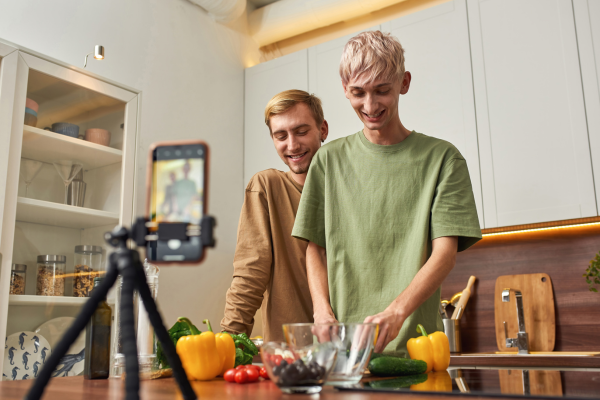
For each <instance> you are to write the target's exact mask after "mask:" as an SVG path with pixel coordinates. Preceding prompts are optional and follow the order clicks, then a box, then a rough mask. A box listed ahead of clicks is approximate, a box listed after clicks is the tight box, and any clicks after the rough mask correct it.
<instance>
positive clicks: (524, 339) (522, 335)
mask: <svg viewBox="0 0 600 400" xmlns="http://www.w3.org/2000/svg"><path fill="white" fill-rule="evenodd" d="M511 290H512V291H513V292H515V298H516V299H517V322H518V324H519V332H518V333H517V338H516V339H514V338H513V339H511V338H509V337H508V332H507V330H506V321H504V336H505V337H506V347H516V348H518V349H519V354H529V337H528V336H529V335H528V334H527V332H525V317H524V315H523V295H522V294H521V291H520V290H515V289H510V288H508V289H504V290H503V291H502V302H503V303H508V302H509V301H510V291H511Z"/></svg>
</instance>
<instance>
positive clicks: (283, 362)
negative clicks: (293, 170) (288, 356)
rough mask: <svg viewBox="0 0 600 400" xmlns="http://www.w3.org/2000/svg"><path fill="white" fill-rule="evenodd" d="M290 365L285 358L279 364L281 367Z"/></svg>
mask: <svg viewBox="0 0 600 400" xmlns="http://www.w3.org/2000/svg"><path fill="white" fill-rule="evenodd" d="M287 365H288V362H287V361H285V360H281V363H280V364H279V366H280V367H285V366H287Z"/></svg>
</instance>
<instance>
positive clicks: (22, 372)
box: [2, 331, 52, 381]
mask: <svg viewBox="0 0 600 400" xmlns="http://www.w3.org/2000/svg"><path fill="white" fill-rule="evenodd" d="M51 352H52V349H51V347H50V344H49V343H48V341H47V340H46V338H44V337H43V336H42V335H40V334H39V333H35V332H30V331H21V332H17V333H13V334H12V335H10V336H8V337H6V339H5V341H4V368H3V371H2V380H3V381H19V380H23V379H34V378H36V377H37V375H38V373H39V372H40V371H41V370H42V367H43V365H44V364H45V363H46V360H47V359H48V358H49V357H50V354H51Z"/></svg>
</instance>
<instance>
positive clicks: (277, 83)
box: [244, 50, 308, 187]
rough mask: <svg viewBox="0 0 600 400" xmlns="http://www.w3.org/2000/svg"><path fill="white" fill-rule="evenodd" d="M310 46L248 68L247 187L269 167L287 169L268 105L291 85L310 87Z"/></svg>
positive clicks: (246, 114) (246, 90)
mask: <svg viewBox="0 0 600 400" xmlns="http://www.w3.org/2000/svg"><path fill="white" fill-rule="evenodd" d="M307 53H308V51H307V50H301V51H298V52H296V53H293V54H288V55H286V56H283V57H280V58H277V59H275V60H271V61H269V62H266V63H263V64H259V65H256V66H254V67H251V68H248V69H246V79H245V96H244V105H245V107H244V114H245V115H244V121H245V125H244V187H245V186H246V185H247V184H248V181H249V180H250V178H252V176H253V175H254V174H256V173H257V172H259V171H262V170H265V169H268V168H277V169H280V170H283V171H287V170H288V167H287V166H286V165H285V164H284V162H283V161H281V159H280V158H279V156H278V155H277V152H276V151H275V147H274V145H273V140H272V139H271V135H270V133H269V127H267V126H266V125H265V107H266V105H267V103H268V102H269V100H271V98H272V97H273V96H275V95H276V94H277V93H279V92H282V91H284V90H288V89H300V90H308V65H307V63H308V57H307Z"/></svg>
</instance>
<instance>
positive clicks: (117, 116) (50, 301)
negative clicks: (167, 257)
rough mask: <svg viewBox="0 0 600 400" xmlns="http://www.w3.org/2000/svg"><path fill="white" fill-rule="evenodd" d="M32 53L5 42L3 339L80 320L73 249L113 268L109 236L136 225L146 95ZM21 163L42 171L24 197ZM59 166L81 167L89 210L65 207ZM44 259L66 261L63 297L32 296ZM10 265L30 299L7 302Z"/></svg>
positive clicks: (0, 167) (1, 60) (0, 101)
mask: <svg viewBox="0 0 600 400" xmlns="http://www.w3.org/2000/svg"><path fill="white" fill-rule="evenodd" d="M33 54H34V53H33V52H31V51H29V50H26V49H20V48H18V47H14V46H9V45H7V44H5V43H3V42H2V41H1V40H0V70H1V71H0V72H1V73H0V140H1V141H2V143H5V146H1V147H0V191H1V192H3V193H4V194H5V195H4V197H3V198H0V223H1V226H0V259H1V267H0V337H2V336H8V335H11V334H14V333H17V332H20V331H33V330H35V329H36V327H37V326H39V325H41V324H42V323H44V322H46V321H48V320H50V319H53V318H57V317H74V316H75V315H77V313H78V312H79V309H80V308H81V306H82V305H83V304H84V303H85V302H86V301H87V298H80V297H73V296H72V292H73V272H74V267H75V265H74V248H75V246H77V245H94V246H101V247H102V248H103V253H104V254H103V255H104V257H103V263H104V264H106V260H107V259H108V257H109V255H110V253H111V251H112V250H111V249H110V248H109V247H108V245H107V244H106V243H105V241H104V233H105V232H106V231H109V230H111V229H112V228H114V227H115V226H116V225H119V224H123V225H128V224H130V223H131V221H132V219H133V218H132V216H133V188H134V171H135V163H134V159H135V147H136V136H137V126H138V123H137V120H138V104H139V96H140V93H139V91H137V90H135V89H131V88H128V87H125V86H123V85H121V84H119V83H115V82H112V81H109V80H107V79H105V78H103V77H100V76H97V75H94V74H91V73H89V72H88V71H85V70H81V69H79V68H77V67H73V66H70V65H67V64H64V63H61V62H59V61H56V60H51V59H47V58H45V57H44V56H40V55H37V54H36V55H33ZM27 98H29V99H32V100H34V101H35V102H37V103H38V105H39V110H38V112H37V114H38V119H37V125H36V126H26V125H24V123H23V121H24V117H25V102H26V99H27ZM58 122H68V123H72V124H75V125H77V126H79V134H80V137H81V136H83V134H84V133H85V130H86V129H90V128H102V129H106V130H108V131H110V132H111V140H110V143H109V145H108V146H102V145H99V144H95V143H91V142H88V141H86V140H83V139H79V138H73V137H69V136H66V135H61V134H58V133H55V132H52V131H51V130H50V127H51V126H52V124H54V123H58ZM44 128H46V129H44ZM21 159H29V160H34V161H41V162H42V163H43V164H42V166H41V169H40V171H39V173H38V174H37V175H36V177H35V178H34V179H33V180H32V181H31V182H30V184H29V186H28V187H27V188H26V186H25V183H24V180H23V178H22V176H21V171H20V168H21ZM59 161H60V162H63V161H69V162H72V163H79V164H82V166H83V168H82V170H83V181H84V182H85V183H86V194H85V200H84V203H83V207H76V206H71V205H66V204H63V201H64V196H65V194H64V193H65V186H64V183H63V180H62V178H61V177H60V175H59V174H58V173H57V171H56V170H55V168H54V166H53V165H52V163H54V162H59ZM4 177H6V179H4ZM43 254H55V255H64V256H66V260H67V262H66V275H65V278H64V279H65V289H64V296H37V295H36V294H35V292H36V283H37V282H36V281H37V256H38V255H43ZM13 263H14V264H25V265H27V273H26V285H25V294H23V295H11V294H9V292H10V275H11V274H10V271H11V266H12V264H13ZM112 300H113V299H110V298H109V303H112V302H113V301H112ZM3 360H4V357H0V369H2V364H3Z"/></svg>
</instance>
